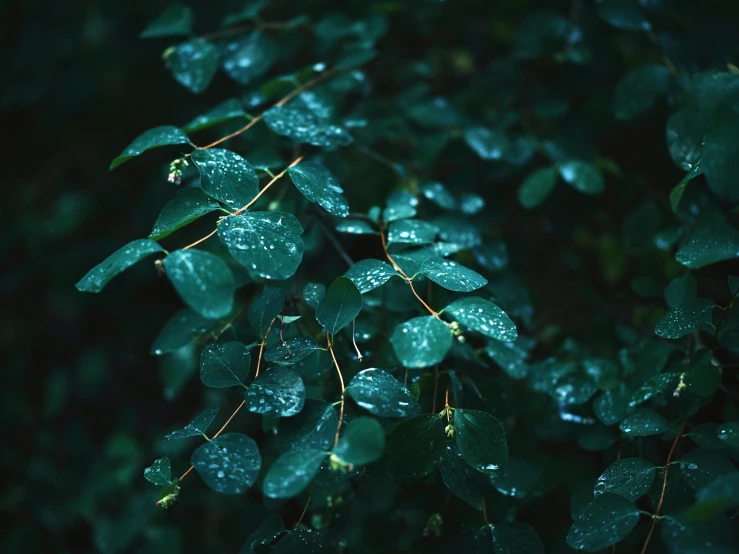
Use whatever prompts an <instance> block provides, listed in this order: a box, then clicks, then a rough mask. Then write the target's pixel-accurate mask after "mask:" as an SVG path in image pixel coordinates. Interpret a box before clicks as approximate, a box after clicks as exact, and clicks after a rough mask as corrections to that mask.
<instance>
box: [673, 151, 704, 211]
mask: <svg viewBox="0 0 739 554" xmlns="http://www.w3.org/2000/svg"><path fill="white" fill-rule="evenodd" d="M702 174H703V168H702V167H701V165H700V160H699V161H698V162H697V163H696V164H695V165H694V166H693V167H692V169H691V170H690V171H688V173H687V174H686V175H685V177H683V178H682V179H681V180H680V182H679V183H678V184H677V185H675V186H674V187H673V189H672V190H671V191H670V208H671V209H672V211H673V212H674V213H677V208H678V206H679V205H680V200H682V199H683V194H685V189H686V188H687V186H688V183H690V181H692V180H693V179H695V178H696V177H698V176H699V175H702Z"/></svg>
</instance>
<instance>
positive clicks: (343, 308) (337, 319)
mask: <svg viewBox="0 0 739 554" xmlns="http://www.w3.org/2000/svg"><path fill="white" fill-rule="evenodd" d="M361 311H362V293H361V292H359V289H358V288H357V286H356V285H355V284H354V283H353V282H352V281H351V279H349V278H347V277H339V278H338V279H336V280H335V281H334V282H333V283H331V285H330V286H329V287H328V290H326V295H325V296H324V297H323V299H321V302H320V303H319V304H318V308H316V320H317V321H318V323H320V325H321V327H323V328H324V329H326V331H328V333H329V334H331V335H335V334H336V333H338V332H339V331H341V330H342V329H343V328H344V327H346V326H347V325H349V323H351V322H352V320H353V319H354V318H355V317H357V316H358V315H359V312H361Z"/></svg>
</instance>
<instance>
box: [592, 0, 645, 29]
mask: <svg viewBox="0 0 739 554" xmlns="http://www.w3.org/2000/svg"><path fill="white" fill-rule="evenodd" d="M640 4H641V3H640V2H638V1H637V0H601V1H600V2H598V16H599V17H600V18H601V19H602V20H603V21H607V22H608V23H610V24H611V25H613V26H614V27H616V28H617V29H626V30H628V31H648V30H650V29H651V28H652V26H651V25H650V23H649V21H647V19H646V17H645V15H644V12H643V10H642V7H641V5H640Z"/></svg>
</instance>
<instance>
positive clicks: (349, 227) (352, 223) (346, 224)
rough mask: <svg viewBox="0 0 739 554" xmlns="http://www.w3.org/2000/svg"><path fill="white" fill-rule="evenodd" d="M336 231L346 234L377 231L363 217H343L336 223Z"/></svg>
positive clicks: (362, 233)
mask: <svg viewBox="0 0 739 554" xmlns="http://www.w3.org/2000/svg"><path fill="white" fill-rule="evenodd" d="M335 229H336V232H337V233H345V234H347V235H374V234H375V233H376V232H377V231H375V228H374V227H373V226H372V225H370V224H369V223H368V222H367V221H364V220H363V219H352V218H349V219H344V220H341V221H339V222H337V223H336V227H335Z"/></svg>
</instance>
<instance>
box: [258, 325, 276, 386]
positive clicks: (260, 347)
mask: <svg viewBox="0 0 739 554" xmlns="http://www.w3.org/2000/svg"><path fill="white" fill-rule="evenodd" d="M278 317H279V316H278ZM275 321H277V318H276V317H275V318H274V319H273V320H272V321H270V322H269V327H267V332H266V333H264V338H263V339H262V342H261V344H260V345H259V358H257V371H256V373H255V374H254V378H255V379H256V378H257V377H259V367H260V366H261V365H262V353H263V352H264V345H265V344H266V343H267V337H269V332H270V331H271V330H272V326H273V325H274V324H275Z"/></svg>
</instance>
